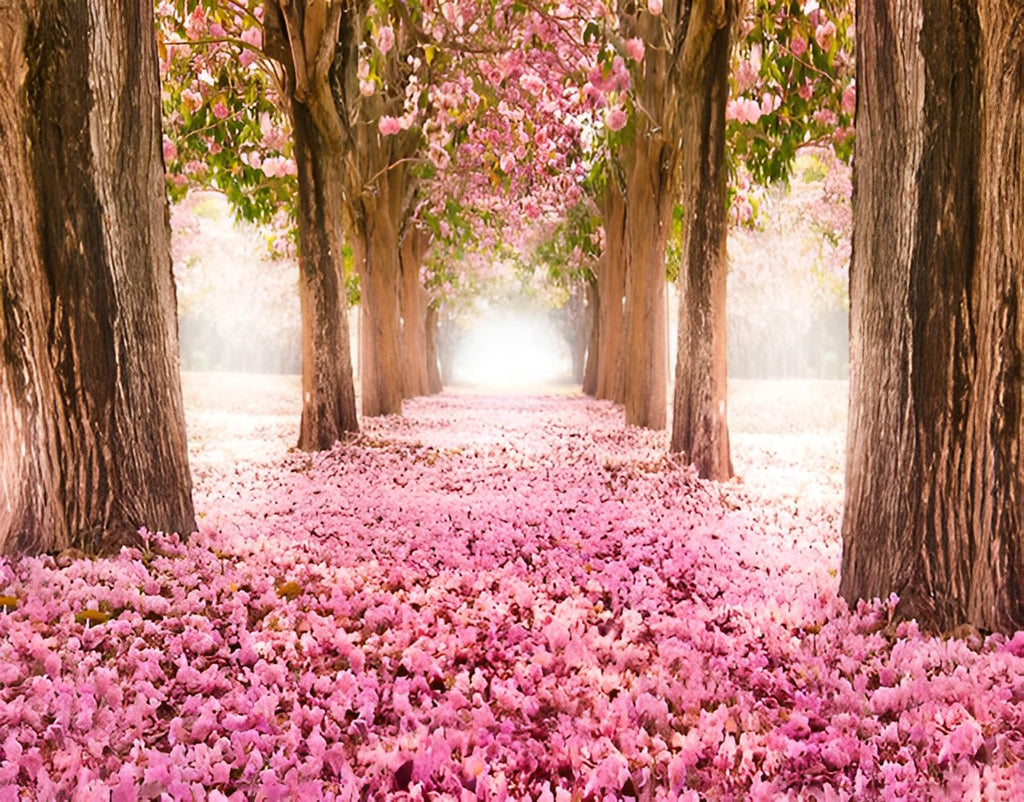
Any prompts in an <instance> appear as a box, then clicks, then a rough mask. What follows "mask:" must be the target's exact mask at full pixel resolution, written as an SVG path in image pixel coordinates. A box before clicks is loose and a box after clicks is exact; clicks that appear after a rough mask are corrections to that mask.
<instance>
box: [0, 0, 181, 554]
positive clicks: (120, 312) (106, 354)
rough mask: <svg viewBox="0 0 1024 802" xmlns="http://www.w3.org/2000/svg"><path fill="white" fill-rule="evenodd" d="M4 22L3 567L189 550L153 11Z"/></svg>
mask: <svg viewBox="0 0 1024 802" xmlns="http://www.w3.org/2000/svg"><path fill="white" fill-rule="evenodd" d="M0 5H2V10H0V65H2V68H3V69H2V72H3V75H4V76H5V78H4V80H3V81H0V152H2V153H3V154H4V166H3V170H2V171H0V255H2V259H0V551H3V552H4V553H23V552H41V551H53V550H61V549H66V548H69V547H73V548H77V549H81V550H83V551H87V552H93V553H110V552H113V551H116V550H117V549H118V548H119V547H120V546H121V545H123V544H125V543H131V542H137V541H138V534H137V533H138V530H139V528H140V527H143V526H145V527H147V528H149V529H151V530H164V531H176V532H179V533H180V534H183V535H187V534H189V533H191V532H192V531H194V529H195V520H194V515H193V508H192V500H191V478H190V476H189V469H188V450H187V444H186V439H185V419H184V411H183V405H182V398H181V384H180V377H179V372H178V352H177V347H178V343H177V324H176V318H175V294H174V283H173V279H172V276H171V258H170V230H169V225H168V213H167V201H166V196H165V194H164V176H163V163H162V160H161V155H160V141H161V132H160V112H159V85H158V82H157V60H156V46H155V41H154V38H153V6H152V4H151V3H145V2H132V0H104V1H103V2H98V1H97V0H88V1H87V0H39V1H38V2H27V3H14V4H11V3H10V2H5V3H2V4H0ZM68 31H73V32H74V35H73V36H69V35H68Z"/></svg>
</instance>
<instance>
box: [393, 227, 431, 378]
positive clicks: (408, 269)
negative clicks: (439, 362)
mask: <svg viewBox="0 0 1024 802" xmlns="http://www.w3.org/2000/svg"><path fill="white" fill-rule="evenodd" d="M429 246H430V239H429V237H428V235H427V234H426V233H425V232H423V231H422V230H421V229H419V228H416V227H412V228H411V229H410V230H409V231H407V232H406V234H405V238H404V239H403V240H402V249H401V252H400V254H399V255H400V259H401V261H400V269H401V292H400V294H399V295H400V299H399V300H400V303H401V312H402V364H403V368H402V372H403V383H402V386H403V388H404V392H405V397H406V398H413V397H415V396H418V395H427V394H428V393H429V392H430V377H429V375H428V368H427V358H428V356H427V291H426V290H425V289H424V288H423V284H422V283H421V282H420V268H421V267H422V266H423V259H424V257H425V256H426V253H427V249H428V247H429Z"/></svg>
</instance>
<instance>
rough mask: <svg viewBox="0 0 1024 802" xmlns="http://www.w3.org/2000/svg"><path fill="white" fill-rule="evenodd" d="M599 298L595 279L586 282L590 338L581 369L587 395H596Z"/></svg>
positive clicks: (599, 330)
mask: <svg viewBox="0 0 1024 802" xmlns="http://www.w3.org/2000/svg"><path fill="white" fill-rule="evenodd" d="M599 309H600V298H599V296H598V291H597V279H591V280H590V281H588V282H587V321H588V327H589V329H590V337H589V339H588V342H587V364H586V366H585V367H584V368H583V392H584V393H586V394H587V395H595V394H596V393H597V366H598V363H599V361H600V352H601V316H600V314H599V313H598V310H599Z"/></svg>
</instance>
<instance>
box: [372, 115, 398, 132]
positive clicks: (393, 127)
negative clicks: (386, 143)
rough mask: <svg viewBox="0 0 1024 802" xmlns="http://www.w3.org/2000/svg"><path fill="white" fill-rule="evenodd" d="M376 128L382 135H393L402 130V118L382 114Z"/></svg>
mask: <svg viewBox="0 0 1024 802" xmlns="http://www.w3.org/2000/svg"><path fill="white" fill-rule="evenodd" d="M377 129H378V130H379V131H380V132H381V134H383V135H384V136H393V135H394V134H397V133H398V132H399V131H401V130H402V120H401V119H400V118H399V117H389V116H386V115H385V116H382V117H381V118H380V121H379V122H378V123H377Z"/></svg>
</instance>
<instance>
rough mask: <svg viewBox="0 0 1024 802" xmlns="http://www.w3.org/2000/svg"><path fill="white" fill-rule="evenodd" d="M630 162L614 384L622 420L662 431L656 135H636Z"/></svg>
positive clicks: (664, 219)
mask: <svg viewBox="0 0 1024 802" xmlns="http://www.w3.org/2000/svg"><path fill="white" fill-rule="evenodd" d="M630 161H631V165H630V169H629V171H628V173H627V175H626V191H625V218H624V221H623V234H624V235H623V240H622V258H623V262H624V265H625V272H626V295H625V299H626V301H625V306H624V308H623V319H622V344H621V348H622V353H621V356H620V358H619V373H620V375H621V377H622V378H621V380H620V384H621V387H622V395H623V404H624V406H625V408H626V423H627V424H630V425H634V426H644V427H646V428H648V429H664V428H665V422H666V405H667V401H668V398H667V395H668V385H667V375H666V374H667V362H668V351H667V348H668V321H667V319H666V315H665V284H666V280H665V246H666V244H667V243H668V232H669V228H670V226H671V221H672V208H673V206H674V205H675V201H676V198H675V190H674V185H673V183H672V180H673V179H672V177H671V175H670V173H671V168H670V166H669V165H670V164H671V159H670V157H669V154H668V148H667V146H665V145H664V144H663V143H662V140H661V138H660V136H658V135H656V134H654V133H652V132H646V133H644V134H638V136H637V141H636V142H634V144H633V147H632V150H631V154H630ZM612 303H613V304H614V300H613V301H612Z"/></svg>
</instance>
